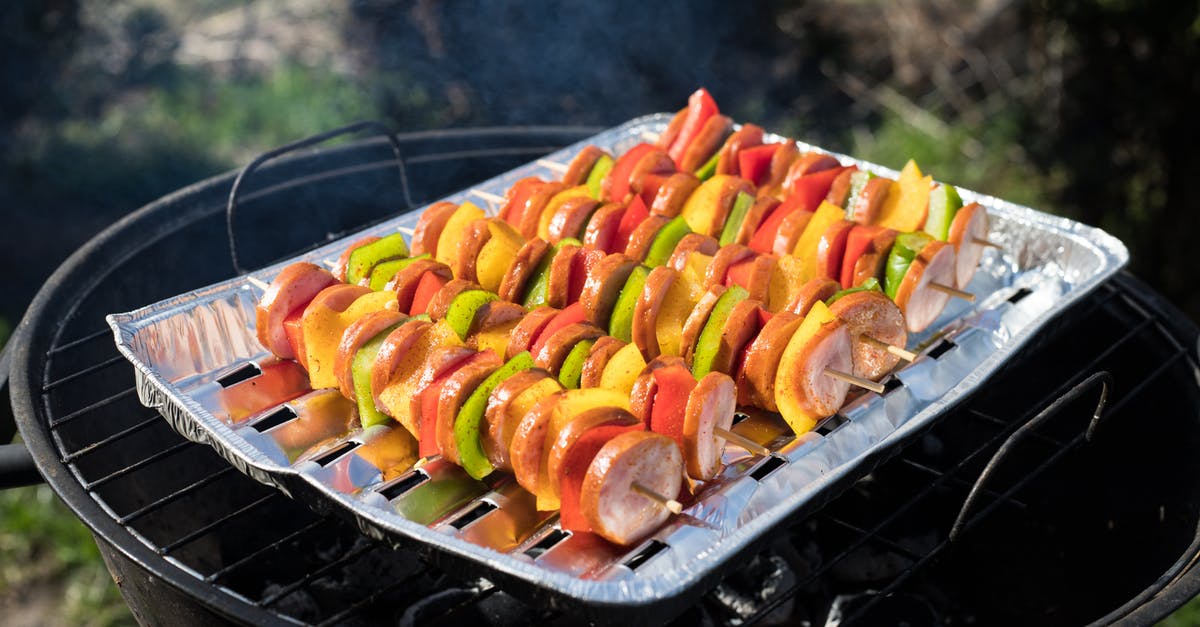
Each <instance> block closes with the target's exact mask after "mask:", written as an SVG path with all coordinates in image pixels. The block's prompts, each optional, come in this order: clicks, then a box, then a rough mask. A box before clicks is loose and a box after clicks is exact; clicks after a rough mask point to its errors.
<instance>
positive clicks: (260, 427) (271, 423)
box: [251, 405, 296, 433]
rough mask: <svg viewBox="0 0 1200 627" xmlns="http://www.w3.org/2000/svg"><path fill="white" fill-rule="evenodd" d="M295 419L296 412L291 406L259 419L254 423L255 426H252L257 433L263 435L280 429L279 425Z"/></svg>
mask: <svg viewBox="0 0 1200 627" xmlns="http://www.w3.org/2000/svg"><path fill="white" fill-rule="evenodd" d="M295 417H296V411H295V410H294V409H292V408H291V407H290V406H288V405H284V406H282V407H280V408H279V409H276V410H275V411H273V412H271V413H269V414H267V415H266V416H263V417H262V418H259V419H258V420H256V421H254V424H253V425H251V426H252V427H254V430H255V431H257V432H259V433H262V432H264V431H267V430H269V429H273V428H275V427H278V426H279V425H281V424H283V423H285V422H287V421H289V420H291V419H293V418H295Z"/></svg>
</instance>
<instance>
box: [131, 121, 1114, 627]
mask: <svg viewBox="0 0 1200 627" xmlns="http://www.w3.org/2000/svg"><path fill="white" fill-rule="evenodd" d="M668 121H669V116H668V115H665V114H657V115H651V116H647V117H642V118H638V119H635V120H632V121H630V122H627V123H626V124H624V125H621V126H619V127H616V128H613V129H610V130H607V131H604V132H602V133H600V134H599V135H596V136H595V137H592V138H590V139H588V140H586V141H584V142H580V143H579V144H576V145H574V146H570V147H568V148H564V149H563V150H560V151H559V152H557V153H554V154H552V155H549V156H548V157H547V158H546V159H545V160H544V161H553V162H558V163H567V162H568V161H569V160H570V159H571V157H572V156H574V155H575V154H576V153H577V152H578V151H579V149H580V148H582V147H583V146H584V145H585V144H595V145H597V146H600V147H601V148H604V149H606V150H608V151H609V152H611V153H613V154H619V153H621V152H623V151H625V150H627V149H628V148H630V147H632V146H633V145H634V144H636V143H638V142H641V141H647V140H652V139H653V138H654V137H656V136H657V135H658V134H659V133H661V132H662V131H663V130H664V129H665V128H666V124H667V122H668ZM772 139H773V141H782V138H779V137H774V138H772ZM800 148H801V150H820V149H819V148H816V147H813V146H809V145H805V144H801V145H800ZM830 154H833V153H830ZM834 156H835V157H837V158H838V159H840V160H841V161H842V162H843V163H845V164H850V163H854V164H857V165H858V167H860V168H863V169H867V170H871V171H873V172H875V173H876V174H880V175H885V176H890V177H893V178H894V177H896V176H897V173H896V172H895V171H893V170H889V169H887V168H883V167H880V166H877V165H874V164H870V163H864V162H861V161H857V160H855V159H852V158H849V157H846V156H844V155H837V154H834ZM544 161H543V162H544ZM557 175H558V172H556V171H554V170H552V169H550V168H548V167H547V166H545V165H542V164H541V163H536V162H535V163H530V164H527V165H525V166H522V167H520V168H517V169H515V170H512V171H510V172H508V173H506V174H504V175H502V176H498V177H496V178H493V179H491V180H489V181H486V182H483V183H481V184H479V185H478V186H476V187H474V188H472V189H471V190H464V191H462V192H460V193H458V194H455V195H453V196H450V197H448V198H446V199H445V200H449V201H451V202H455V203H459V202H464V201H467V200H471V201H473V202H475V203H477V204H484V203H485V200H484V199H486V197H487V194H496V195H502V194H503V193H504V191H505V190H506V189H507V188H508V187H510V186H511V185H512V184H513V183H515V182H516V181H517V180H519V179H521V178H524V177H527V176H540V177H543V178H550V179H552V178H556V177H557ZM478 192H484V194H479V193H478ZM961 195H962V197H963V200H964V201H965V202H971V201H978V202H980V203H981V204H983V205H985V206H986V207H987V209H988V211H989V213H990V216H991V232H990V234H989V235H988V238H989V239H990V240H991V241H993V242H996V243H997V244H999V245H1000V248H999V249H989V250H988V251H987V252H986V253H985V255H984V257H983V260H982V262H981V267H980V269H979V272H977V273H976V275H975V277H974V279H973V281H972V282H971V284H970V285H969V286H967V288H966V289H967V290H968V291H970V292H973V293H975V294H976V295H977V299H976V301H975V302H974V303H968V302H966V301H962V300H951V302H950V304H949V305H948V306H947V308H946V310H945V312H943V314H942V316H941V317H940V318H939V319H938V320H937V321H936V322H935V323H934V324H933V325H932V326H931V327H930V329H929V330H927V331H925V332H923V333H921V334H918V335H916V336H915V337H913V338H912V339H911V342H910V348H911V347H912V346H914V345H915V346H918V347H919V348H920V350H921V352H922V355H921V357H920V358H919V359H917V360H916V361H915V362H914V363H912V364H909V365H908V366H906V367H904V368H902V369H900V370H898V371H897V372H896V373H894V375H892V381H891V383H890V384H889V385H888V386H887V391H886V392H885V393H883V394H882V395H877V394H871V393H869V394H864V395H862V396H859V397H857V398H856V399H855V400H853V401H852V402H850V403H848V404H847V405H846V406H845V407H844V408H843V409H842V411H841V412H840V413H839V414H838V415H837V416H835V417H834V419H832V420H830V421H828V422H827V423H825V424H824V425H822V426H821V427H820V428H818V429H817V430H815V431H813V432H810V433H805V434H801V435H798V436H793V435H791V434H790V433H788V432H786V431H785V430H782V429H776V430H774V431H772V429H771V425H772V424H774V425H775V426H776V427H778V425H779V422H778V419H777V417H771V416H754V417H753V418H752V419H750V420H746V421H745V422H743V423H739V424H738V425H737V426H735V429H740V430H742V431H743V433H744V434H747V435H752V437H755V438H757V439H759V440H760V441H761V442H763V443H764V444H766V445H767V446H768V448H770V449H771V450H772V451H773V453H772V455H771V456H770V457H754V456H752V455H750V454H748V453H745V452H743V451H742V450H741V449H738V448H737V447H734V446H730V447H728V452H727V453H726V459H725V461H726V464H727V465H726V468H725V469H724V471H723V472H722V473H721V475H720V476H719V477H718V478H717V479H716V480H714V481H712V482H711V483H710V484H707V485H705V486H704V487H703V489H702V491H701V492H700V495H699V498H698V499H697V500H696V502H695V503H694V504H692V505H691V506H690V507H688V508H687V509H686V510H685V511H684V513H683V514H682V515H680V516H675V517H673V518H672V519H671V520H669V521H668V522H667V523H666V524H665V525H664V526H663V527H662V528H661V529H659V530H658V531H657V532H656V533H655V534H654V535H653V536H652V537H651V538H650V539H648V540H646V541H645V542H643V543H642V544H640V545H638V546H633V547H625V548H620V547H615V546H612V545H609V544H607V543H605V542H603V541H597V540H596V539H595V538H592V537H588V536H587V534H576V535H573V536H572V535H569V534H565V533H564V532H561V531H560V530H558V528H557V525H556V520H557V517H556V516H552V515H547V514H539V513H538V512H536V511H535V509H534V508H533V499H532V498H531V497H530V495H528V494H527V493H525V492H524V491H523V490H521V489H520V488H519V487H518V486H516V484H515V482H514V481H512V479H511V478H509V477H498V478H496V477H494V478H489V479H488V480H486V481H484V482H478V481H473V480H471V479H469V478H468V477H466V475H465V474H464V473H462V472H461V470H459V469H458V468H456V467H454V466H451V465H448V464H444V463H441V462H440V461H438V460H435V461H434V462H432V463H430V464H427V465H425V466H423V467H422V468H421V469H419V470H413V471H409V472H407V473H405V474H401V475H399V476H396V477H393V476H385V475H384V474H382V473H380V472H379V471H378V470H377V469H376V466H374V465H372V464H369V463H367V462H366V461H365V457H366V456H365V455H363V454H360V453H363V452H364V451H365V450H367V449H365V448H363V447H364V446H365V445H364V444H363V443H364V442H366V443H370V442H372V441H374V438H376V437H378V436H379V435H380V429H379V428H376V429H374V430H368V431H365V432H364V431H362V430H357V431H348V430H347V429H345V425H344V424H342V425H341V428H340V430H339V427H338V425H337V424H335V423H337V420H336V419H334V420H333V421H332V423H331V424H332V427H331V428H330V429H329V430H328V431H321V430H320V429H316V430H315V431H313V432H312V433H308V432H305V436H306V437H308V438H309V439H310V440H312V439H315V440H316V441H315V448H312V445H313V444H314V442H307V443H306V444H307V445H309V446H310V448H309V449H308V450H309V452H308V453H306V454H304V455H303V456H299V457H298V455H299V449H296V448H294V447H293V448H289V446H291V445H294V444H295V442H294V441H292V439H289V438H290V437H291V436H292V435H294V434H295V432H296V429H295V428H294V422H295V420H296V419H294V418H292V419H291V421H289V418H290V417H291V415H292V414H291V413H289V411H288V409H287V407H289V406H294V405H295V404H296V403H298V401H292V404H291V405H281V403H284V401H287V400H289V399H292V398H293V397H296V396H297V395H299V394H302V393H304V392H307V389H306V388H305V385H306V382H305V379H304V377H303V375H302V373H299V372H297V371H296V368H295V367H294V366H291V365H289V363H288V362H283V363H278V362H276V361H273V360H271V359H270V358H269V356H268V355H267V353H266V351H265V350H264V349H263V347H261V346H260V345H259V343H258V341H257V340H256V339H255V337H256V336H255V327H254V325H255V321H254V307H255V303H256V301H257V300H258V298H259V296H260V295H261V290H260V288H258V287H256V286H255V284H254V283H253V282H252V281H250V280H248V279H247V278H246V277H239V278H236V279H231V280H229V281H225V282H223V283H219V284H216V285H212V286H209V287H206V288H204V289H200V290H196V291H193V292H189V293H187V294H181V295H179V296H176V297H175V298H171V299H168V300H165V301H162V302H159V303H155V304H153V305H149V306H147V307H144V308H142V309H139V310H137V311H133V312H130V313H122V314H113V315H110V316H108V322H109V324H110V326H111V327H112V329H113V332H114V334H115V337H116V343H117V345H118V347H119V349H120V351H121V353H122V354H124V355H125V357H126V358H128V359H129V361H130V362H132V364H133V365H134V367H135V369H136V373H137V382H138V385H137V389H138V394H139V397H140V399H141V401H142V403H144V404H145V405H147V406H149V407H152V408H156V409H158V410H159V411H160V412H161V413H162V414H163V416H165V417H166V419H167V420H168V421H169V422H170V423H171V425H172V426H173V427H174V428H175V429H176V430H178V431H179V432H180V433H181V434H183V435H184V436H185V437H187V438H190V439H192V440H195V441H197V442H201V443H205V444H208V445H210V446H212V447H213V448H214V449H216V450H217V451H218V452H219V453H220V454H221V455H222V456H223V457H225V458H226V459H227V460H229V462H230V463H231V464H233V465H234V466H235V467H236V468H237V469H238V470H239V471H241V472H243V473H245V474H246V475H248V476H250V477H253V478H254V479H256V480H258V481H260V482H263V483H266V484H269V485H273V486H276V487H278V489H280V490H281V491H283V492H284V493H286V494H288V495H290V496H292V497H293V498H296V499H299V500H301V501H303V502H305V503H307V504H308V505H310V506H312V507H314V508H317V509H319V510H321V511H340V512H343V513H347V514H349V515H350V516H352V517H353V518H354V519H355V520H356V521H357V522H358V524H359V526H360V527H361V529H362V531H363V532H364V533H366V534H368V535H370V536H373V537H375V538H379V539H382V540H384V541H387V542H390V543H392V544H394V545H397V546H406V547H409V548H416V549H417V550H418V551H420V552H421V553H422V554H423V555H425V556H426V557H428V558H430V559H432V560H434V561H435V562H437V563H438V564H440V565H442V566H443V567H447V568H450V569H451V570H453V571H454V572H459V573H463V574H467V575H470V576H480V577H485V578H487V579H488V580H490V581H492V582H495V583H497V584H499V585H502V586H503V587H504V588H505V589H506V590H509V591H511V592H514V593H516V594H519V595H524V596H526V597H532V599H533V600H534V601H535V602H541V603H547V604H550V605H552V606H557V607H563V608H569V609H571V610H572V611H576V612H579V611H582V612H584V613H585V614H586V615H587V616H589V617H590V618H592V619H594V620H598V621H600V622H613V621H617V620H620V621H628V620H630V619H632V620H634V621H635V622H642V621H648V620H653V619H655V618H659V617H664V616H669V615H671V614H672V613H673V612H675V611H678V610H680V609H681V608H682V607H684V606H686V605H687V604H688V603H690V602H691V601H693V600H694V599H695V597H696V596H697V595H699V594H701V593H702V592H703V591H704V590H705V589H707V587H709V586H711V585H712V584H713V583H715V581H716V580H717V578H718V577H719V576H720V575H721V574H723V573H724V572H726V571H727V570H729V569H730V568H732V567H734V566H736V564H737V559H736V558H737V557H739V556H741V555H744V554H745V553H747V552H748V551H750V550H753V549H754V548H755V547H757V546H759V545H761V544H762V541H763V540H765V535H766V534H767V533H768V532H769V531H770V530H771V529H773V528H775V527H777V526H779V525H780V524H781V523H783V522H785V521H786V520H787V519H790V518H794V517H797V516H801V515H804V514H807V513H809V512H811V511H813V510H814V509H815V508H817V507H819V506H820V505H822V504H823V503H824V502H825V501H827V500H828V499H830V498H832V496H834V495H835V494H836V492H837V491H838V490H839V489H840V488H844V487H845V486H847V485H849V484H850V483H852V482H853V481H855V480H857V479H858V478H859V477H861V476H862V475H864V474H865V473H866V472H869V471H870V469H871V468H873V467H874V466H875V465H876V464H877V463H878V462H879V460H880V459H882V458H884V457H886V456H887V455H888V454H890V453H891V452H893V451H894V450H895V449H896V448H897V446H898V445H899V444H900V443H902V442H904V441H906V440H907V439H909V438H910V437H912V436H914V435H915V434H917V433H918V432H919V431H920V430H921V429H923V428H924V427H926V426H928V425H929V424H930V423H931V421H933V420H934V419H935V418H936V417H937V416H938V415H939V413H941V412H943V411H945V410H946V409H948V408H949V407H950V406H952V405H954V404H955V403H956V402H958V401H960V400H962V399H963V398H965V397H966V396H967V395H969V394H970V393H971V392H972V391H974V390H976V389H977V388H978V387H979V386H980V385H981V384H983V382H984V381H985V380H986V379H987V378H988V377H989V376H990V375H991V374H992V373H994V372H995V371H996V370H997V369H998V368H999V367H1000V366H1001V365H1002V364H1004V363H1005V361H1007V360H1008V359H1010V358H1011V357H1013V356H1014V355H1015V354H1016V353H1017V352H1018V351H1019V350H1020V349H1021V347H1022V346H1023V345H1024V344H1025V343H1026V342H1027V341H1029V339H1030V338H1031V337H1033V335H1034V333H1035V332H1036V331H1037V330H1038V329H1039V328H1040V327H1042V326H1043V325H1045V324H1046V323H1047V321H1049V320H1050V319H1051V318H1053V317H1054V316H1055V315H1057V314H1058V313H1060V312H1062V311H1063V310H1065V309H1066V308H1068V307H1070V306H1071V304H1072V303H1073V302H1075V301H1076V300H1078V299H1079V298H1080V297H1082V296H1083V295H1084V294H1086V293H1087V292H1089V291H1090V290H1091V289H1093V288H1094V287H1096V286H1097V285H1098V284H1100V283H1101V282H1102V281H1104V280H1105V279H1106V278H1108V277H1109V276H1111V275H1112V274H1113V273H1115V272H1116V271H1117V270H1118V269H1120V268H1121V266H1123V265H1124V264H1125V263H1126V262H1127V261H1128V252H1127V250H1126V249H1125V247H1124V246H1123V245H1122V244H1121V242H1120V241H1118V240H1117V239H1115V238H1113V237H1112V236H1110V235H1108V234H1107V233H1105V232H1103V231H1101V230H1099V229H1096V228H1092V227H1089V226H1085V225H1082V224H1079V223H1076V222H1073V221H1071V220H1067V219H1064V218H1059V217H1054V216H1051V215H1047V214H1045V213H1041V212H1038V211H1035V210H1033V209H1030V208H1027V207H1022V206H1018V205H1014V204H1012V203H1009V202H1005V201H1003V200H999V199H997V198H992V197H988V196H983V195H980V194H976V193H972V192H968V191H965V190H963V191H962V192H961ZM419 215H420V212H419V211H414V212H410V213H407V214H404V215H401V216H398V217H396V218H395V219H393V220H390V221H388V222H385V223H383V224H380V225H378V226H376V227H373V228H371V229H369V230H368V231H365V232H364V233H360V234H356V235H354V236H351V237H349V238H346V239H345V240H342V241H337V242H333V243H331V244H329V245H327V246H324V247H322V248H319V249H317V250H314V251H312V252H310V253H308V254H306V255H303V256H302V257H298V258H296V259H292V260H289V261H288V262H285V263H280V264H278V265H275V266H271V267H268V268H264V269H262V270H259V271H257V272H255V273H253V276H254V277H255V278H257V279H259V280H261V281H265V282H270V281H271V279H273V278H274V276H275V275H276V273H278V272H279V271H280V270H281V269H282V268H283V267H284V266H285V265H287V264H288V263H291V262H294V261H299V260H307V261H312V262H316V263H320V261H321V260H324V259H332V258H336V257H337V256H338V255H339V254H340V253H341V251H342V250H343V249H344V247H345V246H346V245H347V243H348V242H349V241H352V240H353V239H357V238H359V237H361V236H362V235H363V234H366V233H370V234H376V235H382V234H385V233H390V232H394V231H395V230H396V229H397V228H403V227H407V228H412V227H413V226H414V225H415V224H416V221H417V218H418V216H419ZM316 394H320V393H319V392H317V393H316ZM293 413H294V412H293ZM328 418H329V416H324V417H320V416H318V417H313V416H309V417H307V418H306V420H308V421H309V422H308V423H306V425H309V426H308V427H306V428H312V427H311V425H312V424H324V423H320V422H319V421H320V420H323V419H328ZM772 421H775V422H774V423H772ZM384 431H386V429H384ZM764 433H765V434H766V435H764ZM289 434H291V435H289ZM293 439H294V438H293ZM314 451H315V452H314ZM392 474H395V473H392Z"/></svg>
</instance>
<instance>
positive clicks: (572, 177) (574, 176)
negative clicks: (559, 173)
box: [562, 144, 604, 187]
mask: <svg viewBox="0 0 1200 627" xmlns="http://www.w3.org/2000/svg"><path fill="white" fill-rule="evenodd" d="M602 156H604V151H603V150H601V149H599V148H597V147H595V146H593V145H591V144H588V145H587V146H584V147H583V149H582V150H580V151H579V153H578V154H576V155H575V158H574V159H571V163H570V164H569V165H567V172H566V174H563V177H562V182H563V183H566V184H567V185H570V186H571V187H574V186H576V185H583V184H584V183H586V182H587V179H588V175H589V174H591V173H592V168H593V167H595V166H596V162H597V161H599V160H600V157H602Z"/></svg>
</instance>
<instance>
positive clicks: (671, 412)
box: [650, 366, 696, 450]
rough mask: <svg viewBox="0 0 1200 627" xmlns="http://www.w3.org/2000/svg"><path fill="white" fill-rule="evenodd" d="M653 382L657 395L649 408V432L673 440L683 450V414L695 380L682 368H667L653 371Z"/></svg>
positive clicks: (694, 385)
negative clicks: (656, 386) (656, 388)
mask: <svg viewBox="0 0 1200 627" xmlns="http://www.w3.org/2000/svg"><path fill="white" fill-rule="evenodd" d="M654 382H655V383H657V384H658V393H657V394H655V395H654V402H653V403H652V404H651V406H650V430H651V431H653V432H655V433H659V434H662V435H665V436H667V437H669V438H672V439H674V440H675V442H676V443H677V444H679V449H680V450H683V420H684V414H685V411H686V409H687V402H688V395H689V394H691V393H692V389H694V388H695V387H696V379H695V378H694V377H693V376H692V373H691V372H689V371H688V369H687V368H684V367H683V366H668V367H666V368H659V369H658V370H655V371H654Z"/></svg>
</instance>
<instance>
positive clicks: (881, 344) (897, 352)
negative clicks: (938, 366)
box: [860, 335, 917, 361]
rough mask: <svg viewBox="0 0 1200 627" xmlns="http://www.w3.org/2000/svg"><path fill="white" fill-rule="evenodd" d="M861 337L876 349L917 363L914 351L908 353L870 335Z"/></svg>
mask: <svg viewBox="0 0 1200 627" xmlns="http://www.w3.org/2000/svg"><path fill="white" fill-rule="evenodd" d="M860 337H862V340H863V341H864V342H866V343H867V344H870V345H871V346H874V347H875V348H880V349H883V350H885V351H887V352H889V353H891V354H893V355H895V356H897V357H899V358H900V359H903V360H904V361H916V360H917V354H916V353H914V352H912V351H906V350H904V349H903V348H900V347H899V346H896V345H895V344H888V343H887V342H884V341H883V340H879V339H875V338H873V337H871V336H869V335H863V336H860Z"/></svg>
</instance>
